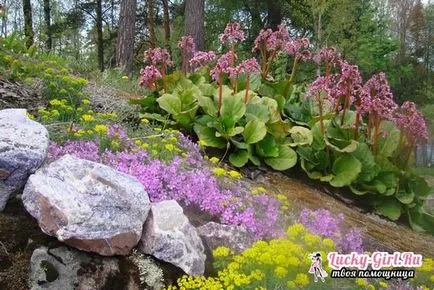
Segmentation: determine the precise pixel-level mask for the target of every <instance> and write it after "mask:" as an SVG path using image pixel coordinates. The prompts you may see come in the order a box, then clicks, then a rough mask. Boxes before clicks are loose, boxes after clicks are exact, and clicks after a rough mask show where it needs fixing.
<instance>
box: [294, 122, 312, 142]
mask: <svg viewBox="0 0 434 290" xmlns="http://www.w3.org/2000/svg"><path fill="white" fill-rule="evenodd" d="M289 134H291V138H292V140H293V142H291V143H290V144H289V146H291V147H295V146H304V145H311V144H312V142H313V136H312V132H311V131H310V130H309V129H308V128H305V127H301V126H294V127H292V128H291V129H290V130H289Z"/></svg>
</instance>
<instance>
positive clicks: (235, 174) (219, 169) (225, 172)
mask: <svg viewBox="0 0 434 290" xmlns="http://www.w3.org/2000/svg"><path fill="white" fill-rule="evenodd" d="M212 172H213V173H214V175H215V176H229V177H231V178H233V179H240V178H241V177H242V175H241V173H239V172H238V171H235V170H226V169H224V168H222V167H215V168H214V169H213V170H212Z"/></svg>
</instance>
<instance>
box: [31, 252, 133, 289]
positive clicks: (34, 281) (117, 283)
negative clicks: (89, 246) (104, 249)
mask: <svg viewBox="0 0 434 290" xmlns="http://www.w3.org/2000/svg"><path fill="white" fill-rule="evenodd" d="M119 264H120V263H119V259H118V258H112V257H110V258H109V257H104V258H103V257H101V256H97V255H89V254H86V253H84V252H80V251H76V250H73V249H70V248H67V247H58V248H53V249H49V248H47V247H39V248H37V249H35V250H34V251H33V254H32V258H31V259H30V275H29V283H28V286H29V289H31V290H41V289H49V290H58V289H62V290H75V289H82V290H85V289H95V290H97V289H126V290H135V289H139V287H138V285H137V284H136V283H135V281H134V278H133V277H131V276H130V277H129V276H128V275H125V273H121V271H124V272H128V271H125V270H126V269H120V266H119Z"/></svg>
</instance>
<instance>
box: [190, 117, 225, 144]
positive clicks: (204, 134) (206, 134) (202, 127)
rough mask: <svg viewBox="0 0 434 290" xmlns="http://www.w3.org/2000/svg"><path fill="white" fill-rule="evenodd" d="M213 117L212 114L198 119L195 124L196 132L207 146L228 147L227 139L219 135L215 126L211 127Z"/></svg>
mask: <svg viewBox="0 0 434 290" xmlns="http://www.w3.org/2000/svg"><path fill="white" fill-rule="evenodd" d="M212 120H213V119H212V118H211V117H210V116H202V117H201V118H199V119H198V120H196V122H195V124H194V132H196V134H197V136H198V137H199V140H200V141H202V142H203V143H204V144H205V145H206V146H209V147H217V148H224V147H226V144H227V143H226V140H225V139H224V138H221V137H217V136H216V133H217V130H216V129H215V128H212V127H209V126H208V123H210V122H211V121H212Z"/></svg>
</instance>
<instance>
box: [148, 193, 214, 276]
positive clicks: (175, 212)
mask: <svg viewBox="0 0 434 290" xmlns="http://www.w3.org/2000/svg"><path fill="white" fill-rule="evenodd" d="M139 250H140V251H141V252H143V253H145V254H149V255H152V256H154V257H156V258H157V259H160V260H163V261H165V262H168V263H171V264H173V265H175V266H177V267H179V268H181V269H182V270H183V271H184V272H186V273H187V274H189V275H194V276H200V275H203V273H204V271H205V260H206V255H205V250H204V246H203V243H202V240H201V239H200V237H199V235H198V233H197V231H196V229H195V228H194V227H193V226H192V225H191V224H190V222H189V220H188V219H187V217H186V216H185V215H184V212H183V210H182V208H181V206H180V205H179V204H178V203H177V202H176V201H174V200H167V201H162V202H159V203H155V204H153V205H152V207H151V213H150V215H149V218H148V220H147V221H146V223H145V225H144V227H143V234H142V238H141V241H140V244H139Z"/></svg>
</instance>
